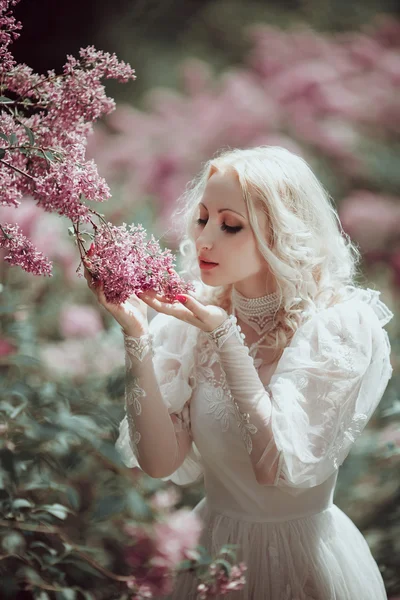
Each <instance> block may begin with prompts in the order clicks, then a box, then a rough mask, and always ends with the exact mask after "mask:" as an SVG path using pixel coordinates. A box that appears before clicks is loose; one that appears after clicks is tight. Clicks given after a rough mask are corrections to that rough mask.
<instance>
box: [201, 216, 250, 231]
mask: <svg viewBox="0 0 400 600" xmlns="http://www.w3.org/2000/svg"><path fill="white" fill-rule="evenodd" d="M196 223H197V225H205V224H206V223H207V221H206V219H197V220H196ZM221 229H222V231H226V232H227V233H238V231H240V230H241V229H243V227H242V226H241V225H237V226H236V227H230V226H229V225H226V223H222V225H221Z"/></svg>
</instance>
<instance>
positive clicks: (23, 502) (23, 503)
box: [11, 498, 35, 509]
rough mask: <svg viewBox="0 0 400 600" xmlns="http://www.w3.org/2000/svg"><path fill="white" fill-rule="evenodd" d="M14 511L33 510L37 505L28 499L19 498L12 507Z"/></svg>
mask: <svg viewBox="0 0 400 600" xmlns="http://www.w3.org/2000/svg"><path fill="white" fill-rule="evenodd" d="M11 506H12V507H13V508H14V509H18V508H33V507H34V506H35V505H34V504H33V502H30V501H29V500H27V499H26V498H17V499H16V500H14V501H13V503H12V505H11Z"/></svg>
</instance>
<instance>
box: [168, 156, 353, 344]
mask: <svg viewBox="0 0 400 600" xmlns="http://www.w3.org/2000/svg"><path fill="white" fill-rule="evenodd" d="M227 169H229V170H233V171H234V172H235V173H236V175H237V179H238V181H239V184H240V187H241V190H242V193H243V198H244V201H245V203H246V206H247V209H248V214H249V222H250V226H251V228H252V230H253V233H254V236H255V239H256V243H257V245H258V248H259V251H260V252H261V254H262V256H263V257H264V258H265V260H266V261H267V263H268V267H269V270H270V272H271V274H272V276H273V277H275V279H276V284H277V290H278V292H279V293H280V297H281V303H280V308H279V310H278V311H277V313H276V315H275V319H274V328H273V330H272V332H271V334H272V335H271V336H269V337H270V339H272V342H271V345H270V347H271V348H275V349H276V350H279V349H283V348H285V347H286V346H287V344H288V343H289V341H290V339H291V337H292V336H293V334H294V332H295V331H296V330H297V328H298V326H299V325H300V323H301V322H302V321H303V320H305V319H306V318H307V315H311V314H312V313H314V312H316V311H318V310H320V309H322V308H326V307H329V306H331V305H333V304H335V303H336V302H338V301H340V300H341V298H342V296H343V292H344V288H345V286H347V285H351V286H353V285H354V282H355V278H356V276H357V264H358V262H359V260H360V253H359V251H358V248H357V247H356V246H355V245H354V244H353V243H352V242H351V240H350V238H349V236H348V235H347V234H345V233H344V231H343V229H342V226H341V223H340V219H339V216H338V214H337V212H336V210H335V208H334V205H333V203H332V201H331V199H330V197H329V195H328V193H327V192H326V191H325V190H324V188H323V186H322V185H321V183H320V182H319V181H318V179H317V178H316V177H315V175H314V174H313V172H312V171H311V169H310V167H309V166H308V164H307V163H306V161H305V160H303V159H302V158H300V157H299V156H296V155H295V154H293V153H292V152H289V151H288V150H286V149H284V148H280V147H275V146H260V147H257V148H249V149H233V150H231V149H229V150H223V151H221V152H220V153H219V154H217V156H215V157H214V158H212V159H210V160H209V161H207V162H206V163H205V165H204V166H203V168H202V170H201V172H200V173H199V174H198V175H197V176H196V177H195V178H194V179H193V180H192V181H191V182H190V183H189V184H188V186H187V188H186V190H185V192H184V193H183V195H182V196H181V198H180V200H179V201H178V208H177V210H176V211H175V213H174V215H173V218H174V222H175V224H177V225H178V226H179V227H180V228H181V231H182V230H183V232H184V234H183V239H182V241H181V243H180V245H179V251H180V255H181V258H180V260H181V266H182V270H181V273H182V275H183V276H184V277H185V278H189V279H191V280H192V281H193V282H194V284H195V286H196V294H195V295H196V296H197V297H198V298H199V299H200V300H202V301H205V302H207V303H208V304H216V305H218V306H221V307H222V308H224V309H225V310H226V311H227V312H228V313H231V312H232V301H231V293H232V288H233V285H227V286H220V287H210V286H207V285H206V284H204V283H203V282H202V281H201V277H200V270H199V266H198V260H197V252H196V246H195V242H194V225H195V221H196V217H197V211H198V204H199V202H200V201H201V199H202V196H203V194H204V190H205V187H206V184H207V181H208V179H209V178H210V176H211V175H212V173H213V172H215V170H220V171H223V172H224V171H226V170H227ZM257 211H262V212H263V213H265V215H266V216H267V222H268V227H267V231H263V230H262V229H261V228H260V225H259V222H258V217H257ZM267 239H268V242H267ZM266 293H267V291H266Z"/></svg>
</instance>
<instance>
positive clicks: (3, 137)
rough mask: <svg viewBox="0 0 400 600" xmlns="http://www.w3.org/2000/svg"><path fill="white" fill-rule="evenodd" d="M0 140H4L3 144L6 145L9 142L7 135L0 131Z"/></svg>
mask: <svg viewBox="0 0 400 600" xmlns="http://www.w3.org/2000/svg"><path fill="white" fill-rule="evenodd" d="M0 138H1V139H2V140H4V141H5V142H7V143H8V141H9V140H8V135H6V134H5V133H3V132H2V131H0Z"/></svg>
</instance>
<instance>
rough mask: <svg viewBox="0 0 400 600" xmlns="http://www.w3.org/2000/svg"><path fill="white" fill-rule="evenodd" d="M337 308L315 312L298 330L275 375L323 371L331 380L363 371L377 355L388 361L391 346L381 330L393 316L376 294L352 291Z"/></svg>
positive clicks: (384, 332) (366, 291) (357, 290)
mask: <svg viewBox="0 0 400 600" xmlns="http://www.w3.org/2000/svg"><path fill="white" fill-rule="evenodd" d="M354 289H355V293H352V294H348V295H347V297H346V298H345V299H344V300H343V301H341V302H338V303H337V304H335V305H333V306H331V307H329V308H324V309H321V310H319V311H316V312H315V313H314V314H312V315H310V316H309V317H308V318H307V319H306V320H305V321H304V322H303V323H302V324H301V325H300V327H299V328H298V329H297V331H296V332H295V334H294V336H293V338H292V340H291V342H290V344H289V346H287V347H286V348H285V350H284V352H283V354H282V358H281V361H280V363H279V365H278V371H281V370H282V371H290V370H292V369H307V370H312V371H314V370H315V371H316V372H317V371H320V370H321V369H323V370H324V371H325V372H329V373H330V374H331V375H332V376H333V374H334V373H338V372H339V371H340V372H342V373H345V372H346V373H347V374H348V375H351V374H353V373H354V372H355V370H356V371H360V372H362V371H364V372H365V370H366V369H367V368H368V365H370V364H371V362H372V361H373V360H374V358H375V357H376V356H378V355H380V356H381V357H382V360H383V361H384V362H385V363H389V361H390V343H389V340H388V335H387V333H386V331H385V330H384V329H383V326H384V325H385V324H386V323H387V322H388V321H389V320H390V318H391V316H393V315H392V313H391V311H389V309H388V308H387V307H386V306H385V305H384V304H383V303H382V302H381V301H380V300H379V292H375V293H368V292H372V291H371V290H369V291H368V290H362V289H360V288H354Z"/></svg>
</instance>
